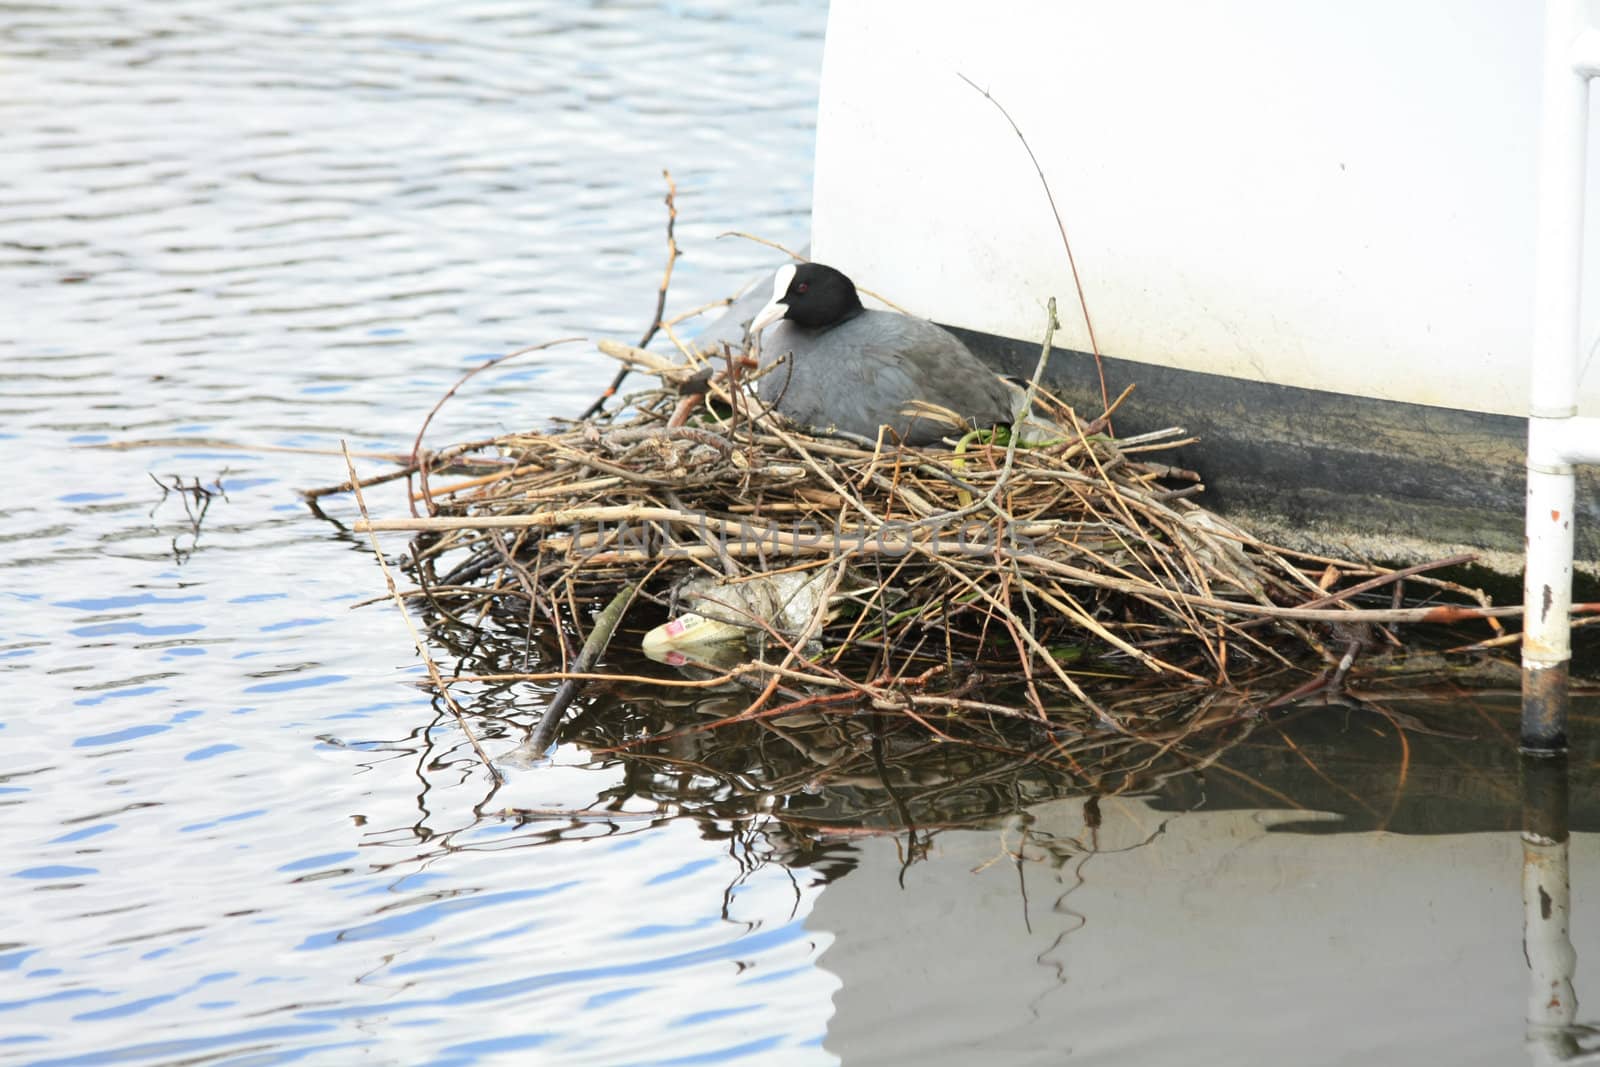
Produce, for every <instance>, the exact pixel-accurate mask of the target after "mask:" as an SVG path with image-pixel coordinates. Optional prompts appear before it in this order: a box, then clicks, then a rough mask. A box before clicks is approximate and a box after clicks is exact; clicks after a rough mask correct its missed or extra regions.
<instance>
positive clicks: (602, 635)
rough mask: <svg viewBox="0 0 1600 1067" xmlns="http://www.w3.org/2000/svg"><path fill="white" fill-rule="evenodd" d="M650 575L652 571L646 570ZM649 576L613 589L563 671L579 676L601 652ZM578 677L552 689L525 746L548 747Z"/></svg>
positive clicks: (534, 749) (591, 664) (566, 680)
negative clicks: (580, 647) (615, 589)
mask: <svg viewBox="0 0 1600 1067" xmlns="http://www.w3.org/2000/svg"><path fill="white" fill-rule="evenodd" d="M650 573H651V574H654V573H655V571H654V570H652V571H651V572H650ZM648 578H649V575H646V576H645V578H643V579H640V580H639V581H635V582H629V583H628V584H627V585H625V586H623V587H622V588H621V589H619V590H617V595H616V596H614V597H612V598H611V603H609V604H607V605H606V608H605V610H604V611H602V612H601V613H600V615H599V616H598V617H597V618H596V619H595V620H594V629H592V630H590V631H589V639H588V640H587V641H585V642H584V643H583V648H582V649H581V650H580V651H579V652H578V658H577V659H575V660H573V661H572V668H571V670H570V671H568V672H566V673H568V674H573V675H583V674H585V673H586V672H587V671H588V670H589V668H590V667H592V666H593V665H594V661H595V660H597V659H599V658H600V656H601V655H602V654H603V653H604V652H605V650H606V646H607V645H609V644H610V643H611V635H612V634H614V633H616V632H617V624H618V623H620V622H621V621H622V616H624V615H625V614H627V612H628V607H629V605H631V604H632V603H633V598H634V595H635V594H637V593H638V592H639V586H640V585H641V584H642V583H643V582H644V581H646V580H648ZM580 684H581V679H580V678H576V677H573V678H567V679H565V680H564V681H562V683H561V685H560V686H559V687H558V688H557V689H556V692H555V695H554V696H552V697H551V698H550V706H549V707H548V708H546V709H545V713H544V717H543V718H542V719H540V720H539V725H538V726H536V727H535V728H534V731H533V735H532V736H531V737H529V738H528V742H527V745H528V748H529V749H530V750H532V751H534V752H539V753H543V752H545V751H546V750H547V749H549V747H550V745H551V743H552V742H554V741H555V739H556V730H557V729H559V728H560V726H561V719H562V717H563V716H564V715H566V713H567V707H568V705H570V704H571V703H572V698H573V697H575V696H577V695H578V686H579V685H580Z"/></svg>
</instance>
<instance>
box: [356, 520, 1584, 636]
mask: <svg viewBox="0 0 1600 1067" xmlns="http://www.w3.org/2000/svg"><path fill="white" fill-rule="evenodd" d="M627 518H636V519H649V520H654V521H665V522H673V521H676V522H681V523H683V524H685V525H693V524H696V523H701V522H704V523H706V524H707V525H709V526H710V527H712V528H717V529H727V530H729V531H730V532H733V533H737V532H739V525H738V524H737V523H733V522H729V521H727V520H725V519H717V518H715V517H712V516H704V515H697V514H685V513H684V512H681V511H678V510H677V509H675V508H652V507H640V506H635V505H607V506H600V507H588V508H567V509H563V510H560V511H547V512H540V513H537V514H532V515H479V516H460V517H456V516H439V517H435V518H421V517H418V518H415V519H364V520H362V521H361V522H359V523H357V524H356V525H355V527H354V529H355V531H356V532H357V533H371V532H373V531H380V530H389V531H393V530H409V531H441V530H487V529H494V528H501V529H521V528H524V527H530V526H546V527H548V526H562V525H566V524H568V523H572V522H581V521H600V522H604V521H608V520H614V519H627ZM915 525H917V524H916V523H906V524H905V526H907V527H910V526H915ZM872 533H874V531H872V530H867V529H861V530H845V531H842V532H841V535H842V536H846V537H853V536H854V535H857V534H860V535H862V541H863V543H862V544H860V545H858V546H855V551H857V552H864V553H878V552H883V553H888V554H891V555H893V554H896V553H901V552H906V551H910V550H913V549H914V550H916V551H920V552H925V553H927V554H928V555H930V556H934V557H935V558H940V557H944V556H985V557H987V556H988V555H990V554H991V553H992V552H993V549H992V548H989V547H986V546H983V545H965V544H960V543H951V544H945V543H943V542H941V543H940V545H939V551H938V552H937V553H933V552H930V551H929V545H928V544H926V543H924V542H921V541H913V540H910V539H907V538H905V537H903V536H900V535H898V534H896V535H895V536H893V537H889V536H883V537H878V536H873V537H870V538H869V537H867V536H866V535H867V534H872ZM761 537H762V541H763V542H764V543H766V544H768V545H769V546H770V545H782V546H783V548H784V549H785V550H786V553H787V554H791V555H798V554H802V553H804V554H810V553H815V552H822V551H829V548H828V546H827V545H823V544H817V543H812V542H809V541H806V540H805V539H800V538H796V537H794V536H793V535H791V534H787V533H784V532H783V531H781V530H763V531H762V532H761ZM879 541H881V542H882V543H881V544H879V543H878V542H879ZM742 548H743V546H739V545H735V546H732V547H731V548H730V549H729V551H730V552H733V553H734V554H739V552H740V551H741V550H742ZM681 551H682V553H684V554H691V555H692V554H693V553H694V549H693V548H684V549H682V550H681ZM1007 556H1008V558H1010V559H1013V560H1015V561H1016V562H1018V563H1023V564H1027V565H1029V566H1034V567H1039V568H1040V569H1042V570H1045V571H1049V572H1050V573H1052V574H1058V575H1061V576H1062V577H1065V578H1069V579H1072V580H1073V581H1077V582H1081V583H1083V584H1085V585H1090V586H1095V587H1097V588H1100V589H1106V590H1110V591H1111V592H1117V593H1131V594H1134V595H1136V596H1147V597H1161V598H1164V599H1168V600H1175V601H1179V602H1181V603H1184V604H1188V605H1192V606H1194V607H1200V608H1211V609H1214V610H1217V611H1222V612H1227V613H1229V614H1233V615H1252V616H1265V617H1269V618H1276V619H1298V620H1300V621H1303V622H1401V623H1411V622H1465V621H1469V620H1473V619H1491V618H1494V619H1504V618H1514V617H1516V616H1519V615H1521V614H1522V605H1520V604H1508V605H1505V606H1503V607H1498V608H1483V607H1467V606H1465V605H1453V604H1444V605H1438V606H1435V607H1431V608H1399V609H1386V608H1357V609H1346V610H1343V611H1326V610H1314V609H1307V608H1295V607H1281V606H1278V605H1275V604H1256V603H1251V602H1249V601H1239V600H1219V599H1217V598H1215V597H1207V596H1198V595H1196V594H1194V593H1185V592H1183V591H1181V590H1177V589H1166V588H1163V587H1162V586H1159V585H1156V584H1154V583H1151V582H1147V581H1142V580H1138V579H1118V578H1110V577H1108V576H1106V575H1104V574H1100V573H1098V572H1096V571H1089V570H1084V569H1082V568H1080V567H1074V566H1072V565H1071V564H1068V563H1062V562H1060V561H1059V560H1054V559H1050V558H1048V557H1045V556H1040V555H1037V554H1035V553H1027V552H1021V553H1010V552H1008V553H1007ZM651 558H652V557H650V556H649V555H646V554H643V553H639V552H634V551H617V552H608V553H603V554H601V555H598V556H596V557H593V558H592V559H591V562H599V563H619V562H643V561H647V560H650V559H651ZM1572 610H1573V613H1574V614H1578V615H1584V614H1594V613H1600V602H1594V603H1586V604H1574V605H1573V606H1572Z"/></svg>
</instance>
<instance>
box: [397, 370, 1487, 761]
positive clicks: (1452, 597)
mask: <svg viewBox="0 0 1600 1067" xmlns="http://www.w3.org/2000/svg"><path fill="white" fill-rule="evenodd" d="M601 347H602V351H605V352H606V353H607V354H608V355H611V356H612V357H614V358H617V359H619V360H622V361H623V362H624V363H626V364H628V365H629V366H631V367H632V368H634V369H635V370H639V371H644V372H646V373H648V374H651V375H653V376H654V377H655V378H656V385H655V386H654V387H652V388H649V389H646V390H644V391H642V392H639V393H636V394H634V395H631V396H629V397H626V398H625V399H624V401H623V402H622V403H621V405H620V406H619V409H618V411H617V412H616V413H614V414H612V415H610V416H603V417H600V418H595V419H590V420H586V421H582V422H578V423H575V424H567V425H564V426H559V427H557V428H556V429H553V430H552V431H550V432H546V433H532V432H530V433H517V434H509V435H506V436H503V437H499V438H496V439H493V440H490V441H483V442H474V443H473V444H472V445H470V446H457V447H456V448H454V449H451V450H448V452H447V453H445V454H443V455H445V456H446V458H445V459H439V458H438V457H435V458H434V460H431V461H430V460H427V459H426V458H425V459H424V461H423V462H421V463H419V464H415V465H414V473H416V474H417V475H419V476H420V483H419V484H418V485H417V486H416V487H415V490H414V494H413V497H414V500H415V501H416V502H418V503H420V504H422V505H424V506H425V507H426V510H427V514H426V516H423V517H418V518H411V519H381V518H380V519H371V520H369V521H368V522H367V523H366V524H365V528H366V529H369V530H409V531H413V532H414V533H415V537H414V540H413V542H412V544H411V548H410V551H409V553H408V555H407V556H406V557H405V559H404V561H403V565H404V568H405V570H406V571H407V573H408V574H409V575H410V576H411V577H412V578H413V579H414V580H415V586H414V587H413V588H410V589H406V590H401V591H397V595H398V596H401V597H404V598H406V599H408V600H409V601H411V602H412V603H413V604H416V605H419V606H420V607H421V608H422V609H423V611H424V613H425V614H427V615H429V616H430V617H431V618H432V620H433V621H435V622H437V623H440V624H444V625H455V626H458V627H462V628H466V629H468V630H470V629H471V628H472V627H477V626H487V625H491V624H492V625H496V626H500V627H504V628H518V627H520V628H521V629H522V632H524V633H525V634H527V635H529V636H528V641H529V646H528V647H529V649H530V652H534V651H535V648H534V646H535V645H537V655H533V656H530V657H529V658H530V662H529V664H528V670H529V673H527V674H525V675H522V677H526V678H529V679H545V680H550V679H565V680H566V681H567V682H569V683H571V682H572V681H574V680H578V679H585V678H598V677H602V676H601V675H596V674H591V673H589V672H591V670H592V668H593V665H594V662H595V657H596V655H597V654H598V652H599V651H600V650H601V649H603V648H604V647H605V645H606V643H607V642H608V641H610V640H611V639H612V634H613V632H614V631H615V630H616V629H617V627H618V625H619V623H620V624H623V626H624V629H626V630H631V631H633V632H634V633H635V634H637V632H638V631H641V630H645V629H648V628H651V627H654V629H653V630H651V632H650V633H649V634H647V635H646V641H645V644H646V648H647V649H649V650H650V651H651V652H652V654H653V656H654V658H657V659H660V660H662V661H664V662H666V663H668V664H670V665H671V666H672V667H674V668H676V669H675V670H671V671H663V672H661V673H660V678H661V680H662V684H667V685H670V684H680V685H682V684H693V685H696V686H701V687H705V686H720V685H727V686H729V687H730V688H738V687H741V686H742V687H743V689H744V691H745V697H744V698H742V699H741V700H740V701H738V703H740V704H741V707H740V708H739V709H737V710H736V711H735V712H734V713H732V714H729V715H728V716H727V719H729V720H732V719H750V718H753V717H772V716H779V715H785V714H798V713H800V712H811V711H840V712H844V711H853V710H860V709H863V708H866V709H872V710H876V711H879V712H888V711H899V712H904V713H906V714H907V715H910V716H912V717H915V718H917V719H918V720H919V721H920V722H922V723H923V724H924V725H926V726H927V727H928V728H929V729H932V730H934V731H935V732H941V731H943V730H946V729H950V728H952V726H951V723H952V720H961V719H963V718H965V719H972V718H974V717H976V718H978V719H986V720H988V721H990V722H993V721H994V719H995V717H1009V718H1023V719H1029V720H1032V721H1033V722H1034V723H1035V724H1040V725H1045V726H1053V725H1054V726H1063V727H1064V726H1066V725H1067V724H1068V723H1076V724H1079V725H1081V723H1082V720H1083V717H1085V716H1087V717H1089V718H1090V719H1092V720H1098V722H1099V724H1100V726H1101V727H1102V728H1109V729H1111V730H1116V731H1127V730H1129V729H1130V728H1134V727H1136V726H1137V725H1138V724H1137V723H1134V722H1131V721H1130V714H1131V715H1132V717H1133V718H1135V719H1144V720H1145V721H1146V723H1148V722H1149V721H1153V720H1151V719H1148V718H1147V717H1146V716H1145V715H1144V714H1143V713H1142V712H1139V711H1136V710H1135V709H1139V708H1147V709H1149V714H1150V715H1151V716H1156V715H1159V714H1160V713H1161V709H1166V710H1167V711H1170V710H1171V709H1170V705H1169V703H1168V702H1167V701H1164V700H1160V699H1151V698H1148V697H1147V698H1141V699H1140V700H1137V701H1134V702H1132V703H1130V702H1129V701H1128V700H1126V699H1119V700H1116V701H1111V702H1108V701H1107V699H1106V697H1107V694H1108V693H1111V692H1113V691H1115V692H1118V693H1123V694H1126V693H1128V692H1129V690H1130V686H1133V687H1134V688H1135V689H1139V688H1142V689H1145V690H1150V691H1153V689H1154V688H1170V687H1169V686H1166V685H1165V684H1164V683H1175V684H1176V685H1177V686H1178V687H1180V688H1184V689H1188V690H1191V691H1192V690H1193V687H1196V686H1210V687H1216V688H1218V689H1219V690H1229V689H1231V690H1232V692H1234V693H1235V694H1237V693H1239V692H1240V691H1241V690H1240V688H1239V686H1238V684H1237V683H1239V681H1240V680H1241V679H1242V678H1245V677H1247V676H1250V675H1252V674H1255V675H1257V676H1259V675H1260V674H1262V673H1263V672H1268V673H1272V674H1273V675H1274V676H1277V677H1280V678H1281V677H1284V676H1285V675H1286V673H1288V672H1292V675H1291V676H1292V677H1294V678H1297V679H1300V680H1301V681H1302V682H1304V683H1305V684H1300V685H1298V688H1296V686H1295V685H1290V686H1288V687H1287V688H1288V689H1289V690H1292V691H1288V692H1285V690H1283V689H1280V690H1279V692H1280V695H1281V697H1282V698H1285V699H1286V698H1290V697H1293V696H1295V695H1298V694H1299V693H1300V692H1301V691H1309V689H1310V688H1315V687H1316V686H1319V685H1325V684H1326V682H1327V681H1328V680H1329V679H1330V678H1336V677H1338V676H1339V675H1340V674H1341V672H1342V669H1347V668H1348V666H1349V661H1350V660H1351V659H1352V658H1353V657H1354V656H1355V654H1356V653H1357V652H1358V651H1359V650H1360V649H1362V648H1364V647H1370V646H1372V645H1373V644H1375V643H1378V642H1383V641H1387V642H1389V643H1390V644H1392V645H1398V643H1399V642H1398V639H1397V638H1395V637H1394V636H1393V634H1392V633H1391V631H1390V629H1388V628H1386V627H1385V625H1384V624H1389V623H1399V622H1423V621H1455V620H1459V619H1461V618H1469V617H1484V616H1486V615H1490V614H1495V613H1498V611H1499V610H1503V609H1496V610H1495V611H1491V610H1490V609H1488V602H1487V599H1486V598H1485V597H1484V596H1483V594H1481V593H1479V592H1476V591H1474V590H1469V589H1465V588H1462V587H1460V586H1457V585H1455V584H1452V583H1450V582H1448V581H1444V580H1442V579H1440V578H1438V577H1435V576H1432V575H1429V574H1426V573H1424V572H1426V571H1429V570H1431V569H1436V568H1438V567H1441V566H1444V565H1446V564H1448V563H1458V562H1461V560H1459V559H1457V560H1447V561H1440V562H1439V563H1437V564H1433V565H1429V566H1423V567H1410V568H1406V569H1404V570H1388V569H1384V568H1381V567H1377V566H1373V565H1369V564H1365V563H1361V562H1356V561H1346V560H1336V559H1328V558H1323V557H1317V556H1310V555H1306V554H1303V553H1298V552H1292V551H1289V550H1287V549H1284V548H1280V547H1274V546H1272V545H1270V544H1266V543H1264V542H1262V541H1260V540H1258V539H1256V538H1255V537H1253V536H1251V535H1250V534H1249V533H1247V532H1245V531H1244V530H1242V529H1240V528H1238V527H1236V526H1234V525H1233V524H1231V523H1229V522H1227V521H1226V520H1224V519H1222V518H1220V517H1219V516H1217V515H1215V514H1214V513H1212V512H1210V511H1208V510H1206V509H1205V508H1204V507H1202V506H1200V504H1199V503H1197V502H1196V500H1195V498H1196V497H1197V496H1199V495H1200V494H1201V492H1202V489H1203V487H1202V486H1201V485H1200V482H1199V478H1198V476H1197V475H1196V474H1194V473H1193V472H1190V471H1187V470H1183V469H1181V468H1179V467H1176V466H1173V465H1170V464H1168V463H1164V462H1162V461H1161V458H1160V457H1161V455H1162V453H1163V450H1171V449H1172V448H1174V447H1176V446H1178V445H1181V444H1183V443H1184V442H1185V440H1186V438H1185V435H1184V432H1183V431H1182V430H1180V429H1176V428H1174V429H1170V430H1165V431H1161V432H1157V433H1150V434H1144V435H1141V436H1139V437H1135V438H1120V439H1119V438H1116V437H1114V436H1112V435H1111V433H1110V425H1111V421H1110V416H1111V414H1112V413H1113V412H1114V410H1115V407H1116V404H1112V405H1110V410H1107V411H1105V412H1101V413H1098V414H1097V415H1096V416H1095V417H1093V418H1084V417H1081V416H1080V415H1079V413H1077V412H1075V411H1074V410H1072V409H1071V408H1070V407H1069V406H1067V405H1066V404H1064V403H1062V402H1061V401H1060V400H1058V399H1056V398H1055V397H1053V396H1051V395H1050V393H1049V392H1048V391H1047V390H1045V389H1042V388H1040V387H1039V386H1038V380H1039V375H1037V374H1036V375H1035V379H1034V382H1033V383H1031V384H1030V385H1029V387H1028V390H1027V395H1026V402H1027V404H1028V409H1029V410H1030V411H1031V413H1032V415H1033V417H1034V418H1035V420H1036V421H1037V422H1038V424H1039V425H1044V426H1049V427H1053V428H1054V429H1053V431H1052V432H1050V433H1047V434H1044V435H1043V436H1044V438H1045V439H1044V440H1042V441H1038V440H1036V441H1033V442H1031V443H1026V444H1025V443H1024V442H1023V441H1021V440H1019V439H1017V438H1013V437H1009V436H1008V435H1007V434H1006V433H1005V432H1004V431H997V432H995V433H989V432H982V433H979V432H966V433H962V432H961V431H959V430H955V429H953V430H952V435H951V438H950V442H949V446H948V447H944V448H912V447H906V446H903V445H901V444H899V443H897V442H896V441H895V440H893V439H892V437H889V436H885V437H882V438H880V439H877V440H867V439H861V438H852V437H848V436H840V435H830V436H817V435H813V434H809V433H804V432H801V431H800V430H799V429H797V428H796V427H794V426H792V425H790V424H788V423H786V422H785V420H783V419H782V418H780V417H779V416H777V415H776V414H775V413H772V412H770V411H764V410H760V408H759V405H758V404H757V402H756V401H755V400H754V398H753V397H752V395H751V392H750V390H748V389H747V388H746V386H747V385H748V382H747V381H744V380H741V375H742V374H743V373H744V372H745V371H746V370H747V369H748V367H749V364H748V361H747V360H745V359H744V358H742V357H743V356H744V354H743V353H732V354H729V353H727V352H724V353H723V355H722V357H721V358H717V359H714V360H710V361H700V362H690V363H687V364H685V363H675V362H672V361H669V360H666V359H663V358H662V357H660V356H657V355H654V354H653V353H650V352H647V351H644V350H641V349H635V348H628V347H625V346H621V345H613V344H603V345H602V346H601ZM1046 353H1048V342H1047V344H1046ZM1043 358H1044V357H1041V363H1042V362H1043ZM1125 395H1126V394H1125ZM697 401H699V402H698V403H697ZM691 410H692V411H693V412H694V414H692V415H690V416H689V417H688V418H687V419H685V418H684V415H685V413H686V412H689V411H691ZM927 414H928V417H935V418H936V417H940V416H939V413H938V412H929V413H927ZM1034 436H1035V437H1039V436H1040V435H1039V434H1034ZM463 462H469V463H471V464H476V466H469V467H468V468H466V469H469V470H472V471H481V470H483V469H485V465H488V469H489V473H477V474H474V476H472V477H465V478H463V477H460V476H459V474H457V475H455V478H456V480H446V479H448V478H450V477H451V475H450V474H447V473H444V470H445V467H446V465H448V468H449V469H450V470H452V471H460V470H462V469H463V468H462V466H461V464H462V463H463ZM1403 594H1413V595H1414V598H1413V601H1412V603H1413V606H1409V607H1408V606H1403V604H1402V595H1403ZM1417 596H1420V597H1422V598H1425V599H1426V603H1424V604H1423V605H1422V606H1414V605H1415V597H1417ZM1363 602H1365V603H1366V604H1367V605H1368V606H1367V607H1366V608H1365V609H1361V608H1360V607H1359V605H1360V604H1362V603H1363ZM1373 604H1380V605H1381V606H1380V607H1376V608H1374V607H1373V606H1372V605H1373ZM602 607H603V608H604V610H602V611H599V612H598V614H597V609H600V608H602ZM702 633H712V634H714V635H715V636H716V637H718V638H719V640H717V641H707V640H701V639H700V635H701V634H702ZM630 640H631V639H630ZM580 645H582V646H583V648H582V650H581V651H580V649H579V646H580ZM1341 659H1342V660H1343V661H1344V662H1343V664H1342V667H1341V666H1340V663H1341ZM558 667H559V669H557V668H558ZM686 678H687V679H690V680H685V679H686ZM635 680H637V679H635ZM436 682H437V678H436ZM1111 705H1115V707H1112V706H1111ZM1186 706H1192V702H1191V703H1190V704H1188V705H1186ZM1256 706H1257V707H1258V708H1259V707H1260V706H1261V705H1260V704H1259V703H1257V705H1256ZM563 708H564V704H562V703H561V702H560V701H559V700H558V701H557V706H556V707H554V708H553V709H552V710H553V711H554V712H555V713H556V714H555V718H556V719H557V720H559V713H560V711H561V710H563ZM551 725H552V726H553V724H551Z"/></svg>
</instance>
